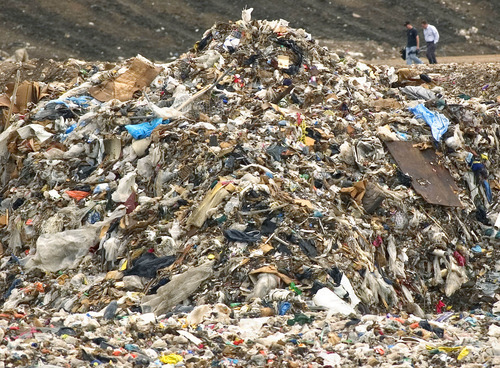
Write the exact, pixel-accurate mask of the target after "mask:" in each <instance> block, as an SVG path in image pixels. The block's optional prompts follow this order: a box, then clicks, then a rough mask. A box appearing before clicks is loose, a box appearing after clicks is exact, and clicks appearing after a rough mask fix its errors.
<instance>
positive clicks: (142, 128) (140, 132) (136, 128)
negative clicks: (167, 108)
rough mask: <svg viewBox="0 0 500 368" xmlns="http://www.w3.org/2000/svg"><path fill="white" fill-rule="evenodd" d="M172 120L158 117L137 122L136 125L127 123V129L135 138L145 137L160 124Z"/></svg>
mask: <svg viewBox="0 0 500 368" xmlns="http://www.w3.org/2000/svg"><path fill="white" fill-rule="evenodd" d="M169 122H170V120H168V119H167V120H163V119H162V118H156V119H153V120H151V121H147V122H145V123H140V124H135V125H132V124H130V125H125V129H127V130H128V132H129V133H130V135H131V136H132V137H134V139H144V138H147V137H149V136H150V135H151V133H152V132H153V130H154V129H155V128H156V127H157V126H158V125H160V124H168V123H169Z"/></svg>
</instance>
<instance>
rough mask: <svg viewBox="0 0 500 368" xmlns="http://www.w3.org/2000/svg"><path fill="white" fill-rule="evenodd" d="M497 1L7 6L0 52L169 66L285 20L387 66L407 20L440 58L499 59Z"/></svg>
mask: <svg viewBox="0 0 500 368" xmlns="http://www.w3.org/2000/svg"><path fill="white" fill-rule="evenodd" d="M497 2H498V0H419V1H405V0H370V1H368V0H330V1H328V0H303V1H300V2H296V1H291V0H283V1H279V2H272V1H264V0H256V1H252V2H250V1H243V0H235V1H220V0H219V1H215V0H206V1H199V0H156V1H152V0H149V1H146V0H107V1H95V0H78V1H77V0H67V1H64V2H61V1H58V0H30V1H28V2H25V1H19V0H4V1H3V2H2V7H1V10H0V34H1V35H2V37H1V38H0V50H2V51H4V52H8V53H12V52H13V51H14V50H15V49H16V48H19V47H23V46H25V45H28V52H29V54H30V56H31V57H37V58H55V59H66V58H68V57H76V58H82V59H87V60H97V59H99V60H117V59H119V58H128V57H131V56H134V55H136V54H138V53H140V54H143V55H144V56H146V57H148V58H150V59H154V60H167V59H168V58H170V57H171V56H173V55H176V54H178V53H182V52H184V51H186V50H188V49H189V48H190V47H191V46H192V45H193V44H194V43H195V42H196V41H197V40H198V39H200V38H201V36H202V34H203V32H204V30H206V29H207V28H209V27H211V26H212V25H213V24H214V23H215V22H217V21H227V20H228V19H229V20H231V19H232V20H237V19H239V17H240V14H241V9H243V8H244V7H245V6H247V7H253V8H254V13H253V15H254V17H256V18H260V19H279V18H283V19H286V20H288V21H290V23H291V25H292V26H293V27H295V28H304V29H306V30H307V31H309V32H310V33H311V34H312V35H313V36H314V37H315V38H322V39H327V40H330V46H331V47H333V48H334V49H337V50H340V51H352V52H361V53H363V55H364V57H365V58H368V59H373V58H384V59H386V58H390V57H393V56H395V55H396V54H397V50H398V49H399V47H400V46H402V45H404V43H405V33H404V32H405V29H404V27H403V23H404V21H405V20H411V21H412V22H414V23H415V25H416V26H419V25H420V20H421V19H422V18H426V19H427V20H428V21H429V22H430V23H431V24H434V25H436V26H437V27H438V28H439V30H440V32H441V36H442V42H441V43H440V49H439V54H440V55H443V56H453V55H470V54H494V53H498V52H499V51H500V35H499V34H498V32H497V30H498V29H499V26H500V7H499V6H498V4H497Z"/></svg>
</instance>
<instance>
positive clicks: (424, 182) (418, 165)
mask: <svg viewBox="0 0 500 368" xmlns="http://www.w3.org/2000/svg"><path fill="white" fill-rule="evenodd" d="M385 143H386V146H387V148H388V149H389V152H390V153H391V155H392V156H393V157H394V159H395V160H396V162H397V164H398V166H399V168H400V169H401V171H402V172H403V173H405V174H407V175H409V176H410V177H411V179H412V186H413V189H415V191H416V192H417V193H418V194H420V195H421V196H422V197H423V198H424V199H425V200H426V201H427V202H428V203H432V204H439V205H442V206H450V207H462V203H461V202H460V199H459V198H458V195H457V192H458V191H459V188H458V187H457V185H456V184H455V181H454V180H453V178H452V176H451V175H450V173H449V171H448V170H447V169H446V168H445V167H443V166H442V165H441V164H439V163H438V157H437V156H436V153H435V152H434V150H432V149H426V150H424V151H420V150H419V149H418V148H414V147H413V143H412V142H385Z"/></svg>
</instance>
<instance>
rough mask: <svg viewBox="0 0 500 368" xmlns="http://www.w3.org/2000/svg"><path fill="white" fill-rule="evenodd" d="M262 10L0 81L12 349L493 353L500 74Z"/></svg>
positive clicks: (468, 360)
mask: <svg viewBox="0 0 500 368" xmlns="http://www.w3.org/2000/svg"><path fill="white" fill-rule="evenodd" d="M250 15H251V10H245V11H244V12H243V16H242V19H241V20H239V21H238V22H235V23H221V24H217V25H215V26H214V27H213V28H212V29H210V30H208V31H206V32H205V34H204V35H203V38H202V39H201V40H200V41H199V42H198V43H197V44H196V45H195V46H194V48H193V50H191V51H189V52H187V53H186V54H184V55H182V56H181V57H180V58H179V59H177V60H174V61H172V62H171V63H168V64H155V63H153V62H151V61H149V60H147V59H146V58H144V57H142V56H137V57H136V58H134V59H132V60H128V61H126V62H124V63H123V64H119V65H111V66H110V65H108V64H102V65H93V66H85V63H83V62H81V63H77V65H81V67H82V69H81V72H80V75H79V77H78V78H76V79H74V78H73V79H71V81H68V80H66V81H57V83H52V84H51V83H49V84H46V85H44V84H43V82H37V83H34V82H30V81H27V83H25V84H20V83H15V84H14V85H13V88H12V89H11V90H9V91H7V93H6V95H5V96H3V98H1V99H0V101H1V102H2V104H1V105H0V108H2V110H3V120H2V122H3V130H2V132H1V133H0V160H1V161H2V162H1V165H0V184H1V185H2V192H1V195H2V197H1V203H0V212H1V213H0V226H1V227H0V232H1V236H2V238H1V239H0V241H1V245H2V254H3V257H2V263H1V265H0V272H1V278H0V281H1V285H2V298H3V300H2V301H3V307H2V310H3V312H4V313H3V314H2V315H1V316H0V317H1V318H0V321H1V324H0V328H1V330H0V334H1V335H2V337H3V340H2V341H3V344H2V345H1V349H0V355H1V354H3V356H2V359H0V360H3V361H5V362H6V364H5V365H6V366H7V365H9V364H10V365H16V366H44V365H45V366H50V365H52V366H54V365H56V366H66V365H70V366H75V367H77V366H85V365H87V366H90V365H92V366H96V365H110V366H130V365H135V366H192V367H194V366H196V367H199V366H201V367H202V366H207V367H208V366H280V367H281V366H289V367H302V366H310V367H315V366H318V367H319V366H360V365H361V366H363V365H365V366H378V365H380V366H402V367H403V366H412V365H415V364H417V362H418V365H419V366H429V367H430V366H446V365H450V366H453V365H463V366H467V365H469V366H471V367H472V366H477V363H478V362H480V364H483V365H486V366H493V365H495V364H500V363H499V358H498V357H499V356H500V351H498V346H499V345H498V338H499V337H500V331H499V330H498V328H497V324H498V321H499V312H500V307H499V302H498V299H499V298H498V286H499V283H498V279H499V276H500V263H498V261H497V259H498V254H497V252H498V251H497V248H498V243H499V241H500V229H499V220H498V218H499V213H500V208H499V207H498V190H499V189H500V185H499V181H498V180H499V178H498V175H499V174H498V173H499V172H500V171H499V170H498V140H499V138H500V128H499V125H498V122H497V119H498V116H499V113H500V108H499V101H498V100H495V99H496V94H497V93H498V86H497V85H494V86H490V85H487V86H485V85H481V86H477V85H476V86H473V85H468V84H463V85H461V84H460V83H457V82H456V80H457V78H458V75H459V74H460V70H458V69H456V68H457V67H456V66H445V65H443V66H439V67H438V68H441V69H440V71H439V72H435V73H430V72H428V73H427V74H423V73H421V71H420V70H419V69H415V73H417V74H416V75H415V76H414V75H412V73H413V72H412V71H411V70H400V71H396V70H394V68H390V67H383V66H380V67H375V66H371V65H366V64H363V63H361V62H359V61H356V60H354V59H351V58H345V59H341V58H340V57H339V56H338V55H336V54H334V53H331V52H329V51H328V50H327V49H325V48H322V47H320V46H318V44H317V43H316V42H315V41H314V39H313V38H312V36H311V35H309V34H308V33H307V32H305V31H304V30H297V29H293V28H290V27H289V26H288V24H287V22H286V21H283V20H280V21H256V20H251V17H250ZM419 68H421V69H423V68H425V67H423V66H422V67H419ZM454 68H455V69H454ZM489 68H490V69H489V70H490V71H491V69H492V68H497V70H498V69H500V66H498V65H497V66H489ZM491 74H492V75H493V73H491ZM422 76H424V77H422ZM464 80H467V83H470V79H467V78H465V79H464ZM450 81H452V82H453V83H452V82H450ZM21 85H24V86H31V87H30V88H31V89H30V90H35V91H36V92H37V93H36V95H35V96H33V95H31V94H30V98H29V99H26V100H21V99H20V98H21V95H18V93H17V91H19V86H21ZM16 86H17V87H16ZM413 86H418V88H409V87H413ZM400 87H401V88H400ZM462 87H463V90H460V89H461V88H462ZM23 88H24V87H23ZM26 88H28V87H26ZM421 88H423V89H424V90H425V91H430V92H432V93H428V92H425V91H423V90H422V89H421ZM464 93H467V95H468V96H474V97H471V98H469V99H467V100H465V99H463V98H462V97H460V96H459V95H462V94H464ZM12 96H16V103H15V104H14V103H13V100H14V99H13V97H12ZM18 97H19V99H18ZM417 111H419V113H418V114H416V115H414V112H417ZM427 118H428V119H427ZM436 119H438V123H443V122H445V123H446V124H444V125H446V126H445V129H443V126H444V125H443V124H442V125H439V126H436V125H433V124H434V123H435V122H436ZM417 162H418V164H416V163H417ZM474 364H476V365H474Z"/></svg>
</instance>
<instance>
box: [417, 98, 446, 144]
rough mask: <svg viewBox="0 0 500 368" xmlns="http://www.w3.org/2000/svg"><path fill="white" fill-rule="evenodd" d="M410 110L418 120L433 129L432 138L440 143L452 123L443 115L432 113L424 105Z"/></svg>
mask: <svg viewBox="0 0 500 368" xmlns="http://www.w3.org/2000/svg"><path fill="white" fill-rule="evenodd" d="M408 110H410V111H411V112H412V113H413V114H415V117H416V118H417V119H422V120H424V121H425V122H426V123H427V125H429V126H430V127H431V132H432V136H433V137H434V139H435V140H436V141H439V140H440V139H441V137H442V136H443V134H444V133H446V131H447V130H448V126H449V125H450V121H449V120H448V118H447V117H446V116H444V115H443V114H440V113H437V112H434V111H430V110H429V109H428V108H427V107H425V106H424V105H423V104H419V105H417V106H415V107H409V108H408Z"/></svg>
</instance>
